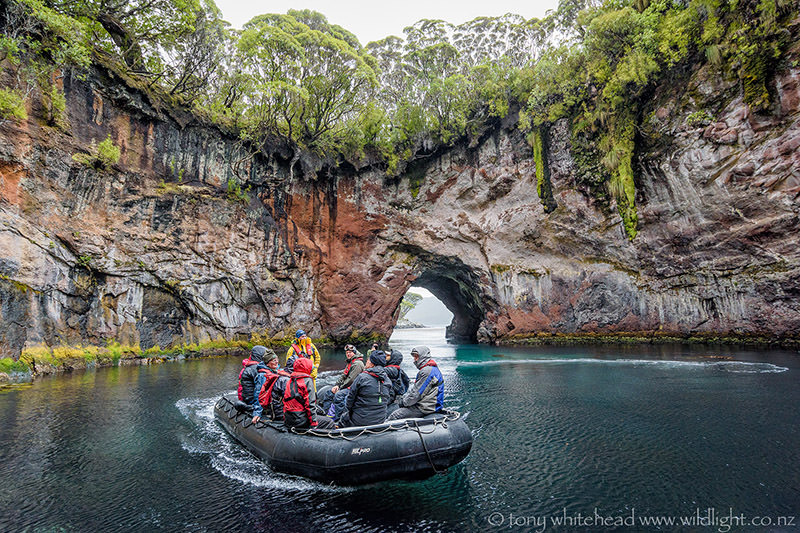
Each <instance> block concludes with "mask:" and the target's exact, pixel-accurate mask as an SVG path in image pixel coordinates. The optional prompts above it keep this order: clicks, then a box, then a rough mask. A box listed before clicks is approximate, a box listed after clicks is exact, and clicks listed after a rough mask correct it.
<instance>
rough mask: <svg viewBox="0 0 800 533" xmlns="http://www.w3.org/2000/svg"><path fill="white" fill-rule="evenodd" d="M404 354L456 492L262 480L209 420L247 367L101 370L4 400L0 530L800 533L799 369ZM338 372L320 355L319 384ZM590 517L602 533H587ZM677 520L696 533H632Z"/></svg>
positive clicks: (629, 352) (690, 359) (685, 350)
mask: <svg viewBox="0 0 800 533" xmlns="http://www.w3.org/2000/svg"><path fill="white" fill-rule="evenodd" d="M393 344H394V346H395V347H397V348H399V349H400V350H401V351H402V352H403V353H404V354H405V355H406V356H407V360H406V361H405V362H404V366H405V370H406V372H407V373H408V374H409V375H410V376H411V377H412V378H413V376H414V373H415V370H414V369H413V366H412V365H411V361H410V357H409V356H408V353H409V351H410V348H411V347H412V346H414V345H416V344H428V345H429V346H431V347H432V351H433V354H434V358H435V359H436V360H437V361H438V363H439V365H440V367H441V368H442V371H443V373H444V375H445V379H446V384H447V395H446V401H447V403H448V405H449V406H450V407H453V408H456V409H458V410H460V411H462V413H465V414H466V417H467V423H468V424H469V425H470V427H471V428H472V430H473V435H474V439H475V440H474V445H473V449H472V452H471V454H470V456H469V457H468V458H467V459H466V460H465V461H464V462H463V463H461V464H460V465H458V466H456V467H454V468H452V469H450V471H449V472H448V474H447V475H444V476H436V477H434V478H432V479H429V480H427V481H424V482H417V483H408V482H395V483H381V484H377V485H372V486H369V487H364V488H337V487H331V486H325V485H321V484H318V483H315V482H311V481H307V480H303V479H300V478H295V477H289V476H284V475H278V474H275V473H273V472H271V471H270V470H269V468H267V467H266V466H264V465H263V464H262V463H260V462H259V461H258V460H256V459H255V458H254V457H253V456H252V455H250V454H249V453H248V452H246V451H245V450H244V449H243V448H241V447H240V446H239V445H238V444H236V443H235V442H234V441H232V440H231V439H230V438H229V437H228V436H227V435H226V434H225V433H224V432H223V431H222V430H221V429H220V428H219V427H218V426H217V425H216V424H215V423H214V421H213V417H212V406H213V404H214V402H215V400H216V399H217V398H218V397H219V396H220V395H221V394H222V393H224V392H227V391H230V390H232V389H234V388H235V384H236V376H237V373H238V370H239V368H240V367H241V364H240V358H239V359H237V358H217V359H206V360H195V361H185V362H182V363H172V364H164V365H157V366H152V367H125V368H109V369H101V370H98V371H96V372H95V371H89V372H81V373H76V374H73V375H66V376H59V377H55V378H48V379H42V380H39V381H37V382H36V383H34V384H33V385H32V386H31V387H28V388H22V389H16V390H11V391H6V392H0V531H322V530H323V529H324V530H331V531H408V530H416V531H545V530H547V531H604V530H617V531H709V532H711V531H720V532H721V533H725V532H726V531H728V530H730V531H765V532H766V531H795V532H798V531H800V525H798V522H800V445H799V444H800V429H799V428H800V408H799V407H798V406H800V381H799V380H798V376H800V354H798V353H797V352H786V351H768V352H767V351H753V350H750V351H742V350H735V349H719V348H715V349H710V348H700V347H687V346H679V345H678V346H648V345H642V346H626V347H557V348H555V347H537V348H497V347H486V346H463V345H462V346H456V345H447V344H445V343H444V340H443V330H442V329H437V330H398V331H397V332H395V336H394V337H393ZM362 351H363V350H362ZM709 356H713V357H709ZM281 360H283V357H281ZM343 366H344V356H343V354H339V353H332V352H328V353H324V354H323V370H327V371H328V372H327V373H323V374H322V381H326V380H331V379H332V378H334V377H335V372H336V371H337V370H338V369H340V368H342V367H343ZM595 509H596V510H597V516H600V517H602V518H603V519H605V520H607V522H606V523H605V525H603V526H599V525H597V524H594V525H589V524H588V523H587V522H586V521H584V522H579V521H578V520H580V519H579V518H578V516H579V515H580V516H581V517H583V518H584V520H585V518H586V517H591V516H594V515H595ZM709 510H711V511H709ZM710 512H712V513H713V514H709V513H710ZM727 515H734V516H737V517H738V516H741V515H744V517H745V519H747V520H751V519H752V518H753V517H755V516H758V517H761V518H760V519H759V520H761V522H760V523H758V524H756V525H754V524H753V523H751V522H748V523H744V525H738V524H737V523H736V522H733V521H730V519H729V522H728V524H729V525H732V527H729V528H728V527H726V525H725V523H724V521H723V522H722V523H720V522H719V520H720V519H721V518H722V519H723V520H724V519H725V516H727ZM682 516H686V517H687V518H688V517H692V516H694V517H695V520H696V521H697V520H698V519H699V518H703V519H705V522H700V524H699V525H694V526H692V525H686V526H680V522H676V524H675V525H673V526H669V525H668V523H662V525H661V526H652V525H650V526H646V525H643V524H642V523H641V520H642V519H645V520H647V519H648V518H650V517H656V518H657V517H665V518H663V519H666V518H667V517H674V519H675V520H676V521H677V520H679V519H680V517H682ZM560 517H568V518H571V519H572V520H573V522H572V524H571V525H566V526H564V525H558V523H557V520H560V519H562V520H563V518H560ZM632 517H633V519H635V520H636V521H637V523H636V525H631V524H630V523H625V524H620V523H617V526H616V527H614V521H615V520H617V521H620V520H623V518H624V519H625V520H628V521H630V520H631V519H632ZM791 517H795V518H794V521H793V525H792V523H790V518H791ZM766 518H768V519H769V522H767V521H766V520H765V519H766ZM781 519H783V520H782V521H781V522H779V520H781ZM542 520H545V522H544V523H543V522H542ZM710 520H716V522H710ZM695 524H697V522H695ZM762 524H763V526H764V527H762ZM769 524H771V525H769ZM779 524H780V525H779ZM766 526H769V527H766Z"/></svg>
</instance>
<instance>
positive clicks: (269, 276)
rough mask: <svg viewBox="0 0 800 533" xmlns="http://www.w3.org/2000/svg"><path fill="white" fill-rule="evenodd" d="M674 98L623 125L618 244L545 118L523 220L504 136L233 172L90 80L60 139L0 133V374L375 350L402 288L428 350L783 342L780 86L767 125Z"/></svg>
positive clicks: (793, 81) (787, 158)
mask: <svg viewBox="0 0 800 533" xmlns="http://www.w3.org/2000/svg"><path fill="white" fill-rule="evenodd" d="M790 55H791V57H794V58H796V57H797V55H798V54H797V50H794V51H793V52H792V54H790ZM787 64H792V60H791V58H790V60H789V61H788V62H787ZM793 64H795V65H796V64H797V62H796V61H795V62H794V63H793ZM679 85H680V87H681V89H680V91H679V92H676V90H675V88H674V87H672V88H664V90H663V93H660V92H656V94H654V95H653V98H652V101H651V103H650V105H649V108H648V109H647V110H646V112H645V116H644V118H643V119H642V124H643V126H642V129H641V131H640V138H639V139H638V144H637V146H639V147H640V150H639V152H638V154H637V156H638V157H637V168H636V170H637V172H636V175H637V180H638V181H637V190H638V196H637V199H636V201H637V206H638V210H639V234H638V236H637V237H636V239H635V240H634V241H633V242H631V241H629V240H628V239H627V238H626V236H625V232H624V229H623V228H622V226H621V222H620V219H619V216H618V214H617V213H616V209H615V207H614V205H613V204H609V203H608V202H606V201H603V200H598V199H597V195H596V194H593V193H590V192H588V191H587V190H586V187H585V185H584V184H583V183H582V182H581V181H580V180H579V179H578V177H577V176H578V175H579V174H580V173H579V171H578V170H579V169H578V164H577V163H576V161H575V158H574V157H573V150H572V149H571V139H570V132H569V125H568V124H566V123H563V122H560V123H557V124H555V125H554V126H553V127H552V128H550V130H549V131H548V132H547V135H546V138H547V146H546V148H547V149H546V164H547V170H548V172H549V178H550V182H551V186H552V190H553V197H554V200H555V202H556V204H557V207H556V209H555V210H553V211H552V212H549V213H545V209H544V207H543V206H542V203H541V202H540V200H539V198H538V196H537V192H536V172H535V171H536V168H535V162H534V158H533V153H532V151H531V149H530V147H529V146H528V144H527V143H526V141H525V140H524V138H523V136H522V134H520V133H519V132H518V131H517V130H516V129H514V128H513V126H512V124H511V120H509V124H506V125H504V126H501V127H498V128H497V129H496V131H494V132H492V133H490V134H488V135H486V136H485V137H484V138H483V139H482V141H481V142H480V143H478V144H477V145H476V146H464V145H461V146H457V147H455V148H453V149H450V150H447V151H444V152H437V153H435V154H433V155H431V156H430V157H428V158H421V159H418V160H417V161H416V162H415V163H413V164H412V165H411V166H409V168H407V169H406V172H405V173H404V174H403V175H402V176H400V177H399V178H392V177H387V176H386V175H385V174H384V173H382V172H381V171H380V170H378V169H376V168H371V167H365V168H361V169H353V168H352V167H350V166H349V165H347V166H346V167H345V166H342V167H339V168H329V167H325V166H323V165H322V164H321V163H319V162H315V161H313V160H311V159H310V158H304V159H302V160H301V161H300V162H299V163H298V164H297V165H295V168H293V169H292V170H291V172H290V169H289V159H290V158H289V157H288V154H275V155H273V156H270V157H261V156H259V157H256V158H252V159H248V158H245V157H244V152H243V151H242V150H241V148H240V147H239V145H238V144H237V142H236V140H235V139H233V138H231V137H230V136H227V135H226V134H224V133H223V132H220V131H218V130H215V129H213V128H209V127H206V126H203V125H200V124H197V123H195V122H192V121H191V120H190V119H189V118H188V117H185V116H183V115H180V114H179V113H177V112H172V113H170V112H168V111H167V110H164V109H158V108H156V107H154V106H153V105H152V104H151V103H150V102H149V101H148V100H147V98H145V97H144V96H142V95H141V94H140V93H138V92H136V91H134V90H132V89H129V88H127V87H126V86H124V84H122V83H120V82H119V81H115V80H113V79H110V78H108V77H107V75H101V74H100V73H98V72H96V73H95V74H94V75H92V76H90V77H89V78H88V79H87V80H85V81H81V80H78V79H76V78H72V77H69V76H67V77H66V79H65V82H64V92H65V95H66V98H67V116H66V119H67V122H68V124H69V127H68V128H67V130H66V131H67V132H68V133H65V132H64V131H62V130H58V129H54V128H51V127H48V126H45V125H43V123H42V121H41V120H40V119H39V118H37V117H38V116H40V114H37V109H30V110H29V114H30V116H31V117H32V118H31V119H30V120H29V121H27V122H25V123H22V124H15V123H5V124H2V125H0V193H1V194H2V197H1V198H0V274H2V277H0V300H2V307H1V310H0V319H1V320H2V324H3V325H2V327H0V350H2V356H8V355H11V356H15V357H16V356H18V355H19V353H20V351H21V350H22V349H23V348H24V347H30V346H35V345H40V344H47V345H61V344H72V345H74V344H86V343H93V344H104V343H105V342H107V341H109V340H112V339H113V340H116V341H119V342H121V343H123V344H132V345H137V344H138V345H140V346H141V347H142V348H143V349H145V348H149V347H151V346H155V345H158V346H160V347H162V348H163V347H167V346H170V345H173V344H176V343H181V342H201V341H203V340H207V339H209V338H216V337H219V336H222V337H225V338H228V339H232V338H241V337H250V336H251V335H253V334H257V335H259V336H261V337H262V338H266V339H272V340H276V339H283V338H285V337H286V336H288V335H290V334H291V333H292V332H293V331H294V330H295V329H297V328H303V329H306V330H307V331H309V332H310V333H311V334H312V336H314V337H320V336H323V337H326V338H329V339H332V340H337V341H343V340H345V339H355V338H358V337H367V336H370V335H378V336H383V335H388V334H390V333H391V330H392V328H393V326H394V321H395V319H396V316H397V308H398V305H399V303H400V301H401V299H402V297H403V295H404V294H405V292H406V290H407V289H408V288H409V286H410V285H411V284H412V283H415V284H417V285H421V286H423V287H426V288H428V289H430V290H431V291H432V292H433V293H434V294H435V295H436V296H438V297H439V298H440V299H441V300H442V301H444V302H445V304H447V305H448V307H449V308H450V309H451V310H452V311H453V312H454V313H455V318H454V322H453V324H452V325H451V328H450V334H451V336H453V337H465V338H472V339H477V340H479V341H482V342H495V341H496V342H502V341H504V340H511V339H513V338H516V337H524V336H528V335H531V334H540V333H546V334H556V333H568V334H578V335H581V334H616V333H626V334H645V335H647V334H657V333H663V334H677V335H681V336H688V335H695V334H709V335H740V336H741V335H755V336H767V337H781V338H796V337H797V331H800V299H799V298H798V296H800V251H799V250H800V245H799V243H798V240H800V238H799V237H798V235H800V234H799V233H798V231H797V230H798V226H800V220H798V208H799V207H800V201H799V197H800V150H798V147H800V69H798V68H797V67H792V68H788V67H787V69H786V70H784V71H781V72H779V73H778V74H777V76H776V79H775V85H774V90H775V100H776V106H775V109H774V112H773V113H772V114H770V115H769V116H755V115H753V114H752V113H750V112H749V110H748V108H747V106H745V105H744V104H743V102H742V100H741V98H740V96H739V90H738V88H737V87H734V86H730V85H728V84H726V82H725V81H724V80H720V79H718V77H716V76H714V75H712V74H711V73H710V72H706V71H703V70H701V71H698V72H695V73H694V74H692V75H691V76H688V77H687V79H686V80H685V83H683V82H682V83H681V84H679ZM699 111H702V113H701V114H700V115H698V112H699ZM698 116H700V117H701V118H700V119H698V118H697V117H698ZM690 124H691V126H690ZM107 135H110V136H111V139H112V140H113V141H114V142H115V144H116V145H117V146H119V147H120V148H121V150H122V157H121V159H120V162H119V163H118V164H116V165H114V166H113V168H111V169H109V170H96V169H94V168H92V167H88V166H86V165H84V164H81V163H78V162H76V161H74V160H73V159H72V156H73V154H75V153H78V152H82V151H83V152H85V151H88V150H89V148H88V147H89V146H90V144H91V143H92V141H94V142H99V141H101V140H103V139H105V138H106V136H107ZM231 180H238V181H240V182H241V183H242V189H243V192H242V193H241V194H240V193H238V191H235V190H234V191H231V192H229V190H228V185H227V184H228V182H229V181H231ZM248 187H249V190H247V188H248Z"/></svg>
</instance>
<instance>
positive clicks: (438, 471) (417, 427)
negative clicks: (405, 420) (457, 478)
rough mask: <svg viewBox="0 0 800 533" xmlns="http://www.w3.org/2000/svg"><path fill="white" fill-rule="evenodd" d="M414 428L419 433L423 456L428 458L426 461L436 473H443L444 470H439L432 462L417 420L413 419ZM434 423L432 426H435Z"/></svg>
mask: <svg viewBox="0 0 800 533" xmlns="http://www.w3.org/2000/svg"><path fill="white" fill-rule="evenodd" d="M413 422H414V428H415V429H416V430H417V434H418V435H419V441H420V442H421V443H422V449H423V450H425V457H427V458H428V462H429V463H430V464H431V468H433V471H434V472H436V473H437V474H444V473H445V471H446V470H439V469H437V468H436V465H435V464H433V459H432V458H431V453H430V452H429V451H428V445H427V444H425V438H424V437H423V436H422V431H420V430H419V426H418V425H417V421H416V420H414V421H413ZM435 426H436V425H435V424H434V428H435Z"/></svg>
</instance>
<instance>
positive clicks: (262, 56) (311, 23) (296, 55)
mask: <svg viewBox="0 0 800 533" xmlns="http://www.w3.org/2000/svg"><path fill="white" fill-rule="evenodd" d="M236 59H237V60H238V62H239V64H240V65H241V66H242V74H243V77H244V78H245V79H246V80H247V86H248V88H249V89H250V90H249V91H248V94H247V96H246V110H245V112H244V122H245V123H244V129H245V135H246V136H248V138H251V139H253V140H254V141H256V142H263V140H265V138H264V132H274V133H276V134H278V135H279V136H280V137H281V138H283V139H284V140H285V141H286V142H287V143H289V144H290V145H292V144H297V145H300V146H305V147H308V148H311V149H314V150H317V151H318V152H320V153H326V152H331V151H335V149H336V148H337V147H341V146H342V145H343V144H345V143H346V141H347V138H346V137H347V135H348V132H349V131H351V130H349V129H348V127H347V125H348V122H350V121H353V120H357V119H358V118H359V117H360V116H361V114H362V112H363V110H364V109H365V107H366V105H367V103H368V101H369V100H370V94H371V92H372V90H373V88H374V86H375V84H376V83H377V80H376V75H375V66H376V64H375V60H374V59H373V58H372V57H371V56H369V55H368V54H367V53H366V51H365V50H364V49H363V48H362V47H361V45H360V44H358V40H357V39H356V38H355V37H354V36H353V35H352V34H350V33H349V32H347V31H345V30H344V29H342V28H341V27H339V26H336V25H331V24H329V23H328V22H327V20H326V19H325V17H324V16H322V15H321V14H319V13H316V12H313V11H308V10H305V11H293V10H290V11H289V12H288V13H287V14H286V15H261V16H258V17H255V18H254V19H252V20H251V21H250V22H248V23H247V24H246V25H245V27H244V30H243V32H242V34H241V36H240V38H239V42H238V44H237V57H236Z"/></svg>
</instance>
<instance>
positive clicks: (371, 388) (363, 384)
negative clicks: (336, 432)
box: [339, 351, 392, 427]
mask: <svg viewBox="0 0 800 533" xmlns="http://www.w3.org/2000/svg"><path fill="white" fill-rule="evenodd" d="M385 364H386V356H385V355H384V353H383V352H382V351H375V352H372V354H371V355H370V356H369V360H368V361H367V364H366V367H365V369H364V371H363V372H361V374H359V375H358V377H357V378H356V380H355V381H354V382H353V384H352V385H350V393H349V394H348V395H347V401H346V403H345V410H344V413H343V414H342V418H341V420H340V422H339V427H350V426H371V425H374V424H381V423H383V421H384V420H386V407H387V406H388V405H389V395H390V391H391V390H392V382H391V381H390V380H389V377H388V376H387V375H386V369H385V368H384V365H385Z"/></svg>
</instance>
